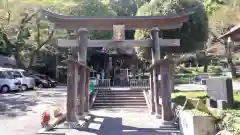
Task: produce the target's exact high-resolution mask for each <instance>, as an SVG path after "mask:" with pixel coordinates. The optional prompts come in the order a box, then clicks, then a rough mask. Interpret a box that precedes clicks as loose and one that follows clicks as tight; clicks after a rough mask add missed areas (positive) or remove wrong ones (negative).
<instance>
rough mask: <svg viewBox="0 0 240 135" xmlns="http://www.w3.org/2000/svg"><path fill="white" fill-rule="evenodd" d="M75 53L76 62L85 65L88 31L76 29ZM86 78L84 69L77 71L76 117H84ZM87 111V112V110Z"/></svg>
mask: <svg viewBox="0 0 240 135" xmlns="http://www.w3.org/2000/svg"><path fill="white" fill-rule="evenodd" d="M76 41H77V44H78V46H77V47H78V48H77V53H78V61H79V62H81V63H83V64H84V65H87V62H86V60H87V46H88V30H87V29H85V28H80V29H78V32H77V40H76ZM86 77H87V71H86V68H80V70H79V78H80V80H79V82H78V90H77V106H78V107H77V115H78V116H84V106H85V103H86V104H88V103H87V102H86V100H87V97H88V90H87V91H86V87H87V86H88V85H86V83H87V82H86ZM87 111H88V110H87Z"/></svg>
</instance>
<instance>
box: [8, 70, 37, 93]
mask: <svg viewBox="0 0 240 135" xmlns="http://www.w3.org/2000/svg"><path fill="white" fill-rule="evenodd" d="M12 71H13V73H14V76H15V77H17V78H19V79H20V80H21V83H22V90H23V91H25V90H28V89H32V90H33V89H34V87H35V79H34V78H32V77H29V76H28V73H27V72H26V71H25V70H23V69H12Z"/></svg>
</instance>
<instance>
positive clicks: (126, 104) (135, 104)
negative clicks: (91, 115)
mask: <svg viewBox="0 0 240 135" xmlns="http://www.w3.org/2000/svg"><path fill="white" fill-rule="evenodd" d="M102 105H104V106H128V105H130V106H145V105H147V104H146V103H135V102H130V103H129V102H128V103H126V102H125V103H124V102H123V103H122V102H120V103H117V102H115V103H94V106H102Z"/></svg>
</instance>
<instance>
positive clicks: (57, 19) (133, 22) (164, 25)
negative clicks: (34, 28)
mask: <svg viewBox="0 0 240 135" xmlns="http://www.w3.org/2000/svg"><path fill="white" fill-rule="evenodd" d="M192 13H194V12H187V13H182V14H176V15H171V16H117V17H110V16H109V17H104V16H102V17H99V16H96V17H90V16H67V15H60V14H56V13H53V12H50V11H47V10H44V9H43V10H42V14H43V15H44V16H46V17H47V19H48V20H49V21H50V22H52V23H54V24H55V27H56V28H65V29H78V28H81V27H83V28H87V29H91V30H112V29H113V25H125V29H126V30H134V29H137V28H152V27H158V28H159V29H176V28H180V27H181V26H182V24H183V23H184V22H186V21H188V18H189V15H191V14H192Z"/></svg>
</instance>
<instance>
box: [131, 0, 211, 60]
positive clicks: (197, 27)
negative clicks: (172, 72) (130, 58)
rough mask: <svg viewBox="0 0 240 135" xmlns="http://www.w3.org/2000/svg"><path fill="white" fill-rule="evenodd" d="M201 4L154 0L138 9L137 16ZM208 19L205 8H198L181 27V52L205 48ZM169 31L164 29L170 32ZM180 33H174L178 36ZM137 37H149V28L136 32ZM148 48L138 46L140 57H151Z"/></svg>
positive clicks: (173, 12)
mask: <svg viewBox="0 0 240 135" xmlns="http://www.w3.org/2000/svg"><path fill="white" fill-rule="evenodd" d="M196 4H199V3H198V2H197V1H189V0H171V1H166V0H152V1H151V2H150V3H146V4H144V5H143V6H142V7H141V8H139V9H138V12H137V16H166V15H173V14H179V13H182V12H186V10H187V9H189V8H191V7H193V6H195V5H196ZM207 29H208V20H207V16H206V13H205V11H204V9H203V8H201V7H200V8H198V9H196V12H195V14H193V15H191V16H190V18H189V21H188V22H187V23H185V24H184V25H183V27H182V28H181V29H180V34H179V35H180V39H181V47H180V51H181V52H190V51H193V50H194V49H197V48H203V45H204V43H205V41H206V40H207V37H208V32H207V31H208V30H207ZM168 32H169V31H163V35H164V33H168ZM177 34H178V33H175V35H172V37H176V35H177ZM134 37H135V39H139V40H140V39H142V40H143V39H148V38H149V37H150V33H149V30H146V29H140V30H136V32H135V36H134ZM146 49H147V48H139V47H138V48H136V51H137V53H138V56H139V57H143V58H144V59H148V58H150V54H149V52H150V51H149V50H146Z"/></svg>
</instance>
